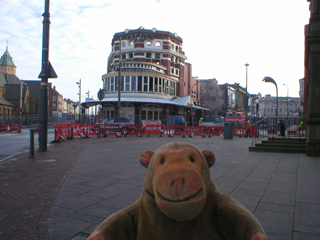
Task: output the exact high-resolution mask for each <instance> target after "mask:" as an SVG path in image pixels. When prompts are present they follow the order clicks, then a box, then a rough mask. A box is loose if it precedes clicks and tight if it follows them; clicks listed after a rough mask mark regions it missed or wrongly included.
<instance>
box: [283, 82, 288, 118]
mask: <svg viewBox="0 0 320 240" xmlns="http://www.w3.org/2000/svg"><path fill="white" fill-rule="evenodd" d="M283 85H287V117H289V84H287V83H284V84H283Z"/></svg>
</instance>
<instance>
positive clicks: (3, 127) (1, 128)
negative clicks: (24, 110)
mask: <svg viewBox="0 0 320 240" xmlns="http://www.w3.org/2000/svg"><path fill="white" fill-rule="evenodd" d="M6 130H7V124H6V123H0V131H6Z"/></svg>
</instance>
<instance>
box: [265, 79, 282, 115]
mask: <svg viewBox="0 0 320 240" xmlns="http://www.w3.org/2000/svg"><path fill="white" fill-rule="evenodd" d="M262 82H270V83H273V84H274V85H275V86H276V94H277V108H276V117H278V105H279V102H278V86H277V83H276V81H275V80H273V79H272V78H271V77H264V79H262Z"/></svg>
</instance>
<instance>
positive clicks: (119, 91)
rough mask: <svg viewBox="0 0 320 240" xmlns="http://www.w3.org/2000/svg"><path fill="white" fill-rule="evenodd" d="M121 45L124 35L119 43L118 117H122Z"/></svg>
mask: <svg viewBox="0 0 320 240" xmlns="http://www.w3.org/2000/svg"><path fill="white" fill-rule="evenodd" d="M121 44H122V35H120V42H119V67H118V81H117V86H118V117H121V58H122V56H121V55H122V52H121Z"/></svg>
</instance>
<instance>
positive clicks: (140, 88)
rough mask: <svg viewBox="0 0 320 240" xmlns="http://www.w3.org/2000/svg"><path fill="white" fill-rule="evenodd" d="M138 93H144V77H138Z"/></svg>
mask: <svg viewBox="0 0 320 240" xmlns="http://www.w3.org/2000/svg"><path fill="white" fill-rule="evenodd" d="M138 91H139V92H141V91H142V77H141V76H138Z"/></svg>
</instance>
